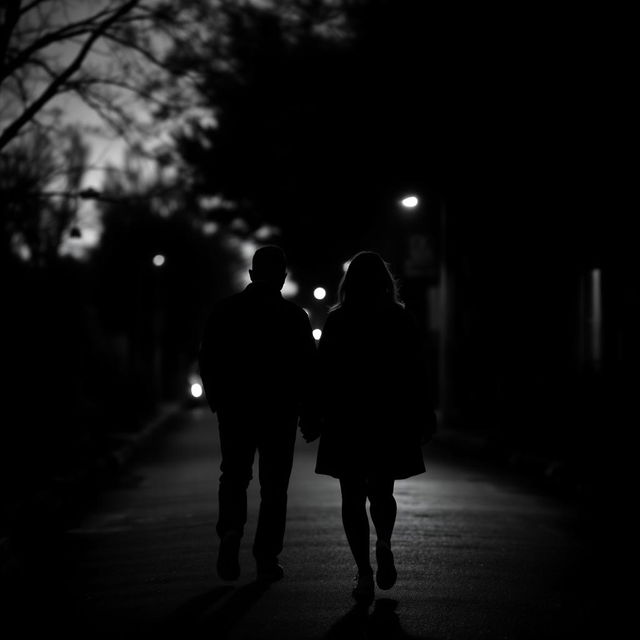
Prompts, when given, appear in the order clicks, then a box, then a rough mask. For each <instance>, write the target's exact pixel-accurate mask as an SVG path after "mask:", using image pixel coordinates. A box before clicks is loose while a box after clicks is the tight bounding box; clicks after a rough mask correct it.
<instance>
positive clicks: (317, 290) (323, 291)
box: [313, 287, 327, 300]
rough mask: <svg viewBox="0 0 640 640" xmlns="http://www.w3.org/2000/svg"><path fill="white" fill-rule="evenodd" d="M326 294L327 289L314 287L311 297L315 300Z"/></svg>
mask: <svg viewBox="0 0 640 640" xmlns="http://www.w3.org/2000/svg"><path fill="white" fill-rule="evenodd" d="M326 296H327V290H326V289H325V288H324V287H316V288H315V289H314V290H313V297H314V298H315V299H316V300H324V299H325V298H326Z"/></svg>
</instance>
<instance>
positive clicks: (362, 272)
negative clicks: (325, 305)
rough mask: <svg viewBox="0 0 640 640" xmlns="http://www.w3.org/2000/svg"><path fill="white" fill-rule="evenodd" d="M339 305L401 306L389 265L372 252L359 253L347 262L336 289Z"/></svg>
mask: <svg viewBox="0 0 640 640" xmlns="http://www.w3.org/2000/svg"><path fill="white" fill-rule="evenodd" d="M338 299H339V304H340V305H341V306H342V305H344V304H345V303H346V304H351V303H354V304H367V303H371V302H393V303H395V304H402V303H401V302H400V297H399V294H398V285H397V283H396V281H395V278H394V277H393V275H392V273H391V270H390V269H389V265H388V264H387V263H386V262H385V261H384V260H383V259H382V258H381V257H380V256H379V255H378V254H377V253H375V252H373V251H361V252H360V253H357V254H356V255H355V256H354V257H353V258H352V259H351V261H350V262H349V266H348V268H347V271H346V273H345V274H344V276H343V277H342V280H341V281H340V286H339V288H338Z"/></svg>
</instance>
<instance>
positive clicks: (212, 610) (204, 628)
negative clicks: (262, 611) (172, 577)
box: [162, 581, 269, 639]
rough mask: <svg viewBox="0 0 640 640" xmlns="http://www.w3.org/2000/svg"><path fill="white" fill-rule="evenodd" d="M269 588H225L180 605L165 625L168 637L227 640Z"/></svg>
mask: <svg viewBox="0 0 640 640" xmlns="http://www.w3.org/2000/svg"><path fill="white" fill-rule="evenodd" d="M268 588H269V584H266V583H263V582H257V581H254V582H250V583H249V584H245V585H243V586H242V587H239V588H235V587H232V586H227V585H222V586H218V587H215V588H213V589H211V590H210V591H207V592H205V593H203V594H200V595H198V596H195V597H194V598H191V599H190V600H188V601H187V602H185V603H184V604H182V605H180V606H179V607H178V608H177V609H176V610H175V611H174V612H173V614H172V615H170V616H169V618H168V619H167V621H166V623H165V624H164V625H163V629H162V630H163V631H164V632H166V634H167V637H174V638H178V637H186V638H193V637H207V638H216V639H218V638H226V637H227V635H228V633H229V631H230V630H231V629H232V628H233V626H234V625H235V624H236V623H237V622H238V621H239V620H241V619H242V617H243V616H244V615H245V614H246V613H247V612H248V611H249V609H251V607H252V606H253V605H254V604H255V603H256V602H257V601H258V600H259V598H260V597H261V596H262V595H263V594H264V593H265V591H266V590H267V589H268Z"/></svg>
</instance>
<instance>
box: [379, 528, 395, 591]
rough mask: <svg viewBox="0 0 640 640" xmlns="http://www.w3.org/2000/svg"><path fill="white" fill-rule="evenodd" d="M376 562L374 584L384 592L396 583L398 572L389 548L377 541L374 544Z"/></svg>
mask: <svg viewBox="0 0 640 640" xmlns="http://www.w3.org/2000/svg"><path fill="white" fill-rule="evenodd" d="M376 560H377V562H378V570H377V571H376V584H377V585H378V586H379V587H380V588H381V589H384V590H385V591H386V590H387V589H391V587H393V585H394V584H395V583H396V579H397V577H398V572H397V571H396V566H395V564H394V562H393V552H392V551H391V547H390V546H389V545H388V544H385V543H384V542H380V541H379V540H378V541H377V542H376Z"/></svg>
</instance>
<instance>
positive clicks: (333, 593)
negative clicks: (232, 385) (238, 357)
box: [4, 409, 595, 640]
mask: <svg viewBox="0 0 640 640" xmlns="http://www.w3.org/2000/svg"><path fill="white" fill-rule="evenodd" d="M315 452H316V445H315V443H314V444H312V445H308V444H305V443H304V442H303V441H302V439H299V441H298V444H297V452H296V460H295V464H294V472H293V476H292V479H291V490H290V502H289V520H288V529H287V537H286V547H285V551H284V552H283V554H282V556H281V560H282V562H283V564H284V565H285V569H286V572H287V576H286V578H285V579H284V580H283V581H281V582H279V583H277V584H274V585H272V586H271V587H269V588H268V589H263V588H260V587H259V586H258V585H257V584H256V583H255V582H254V567H253V563H252V560H251V556H250V543H251V539H252V536H253V533H254V527H255V520H256V511H257V492H258V488H257V486H256V481H254V482H253V483H252V485H251V488H250V514H249V517H250V521H249V526H248V530H247V535H246V538H245V542H244V545H243V549H242V554H241V561H242V567H243V574H242V576H241V579H240V580H239V581H238V582H237V583H235V584H233V585H230V584H226V583H223V582H221V581H220V580H219V579H218V578H217V577H216V574H215V557H216V551H217V539H216V536H215V531H214V526H215V520H216V489H217V478H218V465H219V450H218V439H217V430H216V428H215V419H214V418H213V416H211V414H209V413H208V412H207V411H206V410H204V409H196V410H193V411H191V412H188V413H185V414H184V416H182V417H181V418H180V419H179V420H177V421H176V423H175V425H174V426H173V427H172V429H171V430H170V431H168V432H167V433H166V434H165V435H163V437H162V438H161V439H159V440H157V441H155V442H154V443H152V445H151V447H150V448H149V450H148V451H146V452H145V453H144V455H143V456H141V457H139V458H138V459H137V461H136V462H135V464H134V465H132V466H131V467H130V469H129V470H128V472H127V473H126V474H125V475H124V476H123V477H122V478H121V480H120V481H119V483H118V486H116V487H113V489H111V490H109V491H107V492H106V493H105V494H103V495H102V496H101V497H100V499H99V501H98V503H97V504H96V505H94V507H93V508H92V509H91V510H90V512H89V513H88V514H87V515H86V516H85V517H83V518H82V519H81V520H80V521H79V522H77V523H76V525H75V526H73V528H72V529H70V530H69V531H67V532H66V533H64V534H63V535H61V536H60V537H59V538H56V539H47V540H40V541H39V542H36V543H34V544H33V546H32V547H31V548H29V549H27V550H26V552H25V554H24V557H23V561H22V563H21V565H20V566H18V567H16V571H15V576H14V584H13V585H12V588H11V595H10V597H9V598H8V599H7V598H6V597H5V598H4V604H5V605H6V606H7V611H11V612H13V614H14V615H13V618H14V619H15V620H16V621H17V624H18V627H17V628H18V629H22V630H26V629H28V628H30V627H38V628H39V629H40V628H42V629H45V630H47V631H53V630H56V631H61V632H62V633H64V634H66V635H67V636H68V635H71V634H73V633H76V632H77V633H80V634H81V635H82V636H83V637H87V638H90V637H98V636H103V635H104V636H109V637H123V636H127V637H129V636H135V637H140V636H142V635H146V633H147V632H149V634H150V635H154V636H157V635H158V634H159V633H160V632H161V631H162V632H166V635H167V636H169V637H175V638H184V637H191V636H195V635H198V636H199V637H203V638H230V639H236V638H238V639H239V638H245V639H252V640H258V639H266V638H269V639H273V638H278V639H289V638H291V639H296V640H306V639H318V640H319V639H323V638H325V639H331V638H413V639H414V640H418V639H448V640H457V639H471V638H473V639H476V638H482V639H484V640H489V639H493V638H514V639H529V638H530V639H531V640H534V639H535V640H541V639H547V638H562V639H563V640H567V639H570V638H584V637H586V630H588V629H593V625H594V624H595V620H594V619H592V618H593V614H594V607H593V602H594V601H595V598H593V594H594V584H593V580H595V576H594V573H593V572H592V571H590V569H589V567H593V566H594V565H593V558H592V557H591V551H590V542H589V539H588V538H587V536H586V533H587V531H586V529H585V522H584V518H583V514H582V513H581V512H580V510H579V509H577V508H576V507H575V506H572V505H571V504H566V503H563V502H562V501H560V500H559V499H558V498H557V497H553V496H549V495H545V494H544V493H541V492H540V491H538V490H536V488H535V487H534V486H527V484H526V483H523V482H522V481H521V480H519V479H518V478H514V477H512V476H510V475H508V474H507V473H505V472H504V471H501V470H495V469H491V468H489V467H486V465H482V464H480V463H478V462H474V461H473V460H470V459H463V458H460V457H459V456H456V455H453V454H452V453H451V452H447V451H446V450H441V448H439V447H438V446H436V445H434V446H432V447H431V448H427V450H426V451H425V459H426V462H427V465H428V472H427V473H426V474H423V475H422V476H419V477H417V478H414V479H410V480H405V481H401V482H398V483H397V485H396V486H397V491H396V497H397V500H398V520H397V525H396V531H395V535H394V548H395V553H396V558H397V562H398V566H399V579H398V583H397V585H396V586H395V587H394V588H393V589H391V590H390V591H388V592H378V593H377V594H376V602H375V603H374V605H373V606H371V607H370V608H368V609H367V608H364V609H363V608H361V607H355V606H354V602H353V601H352V599H351V596H350V590H351V586H352V585H351V581H352V578H353V573H354V567H353V563H352V560H351V557H350V554H349V550H348V548H347V545H346V541H345V539H344V534H343V532H342V529H341V524H340V519H339V513H340V504H339V493H338V485H337V481H336V480H334V479H332V478H326V477H324V476H317V475H315V474H314V473H313V464H314V459H315ZM529 485H530V483H529ZM43 537H44V536H43ZM6 637H18V636H6Z"/></svg>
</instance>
